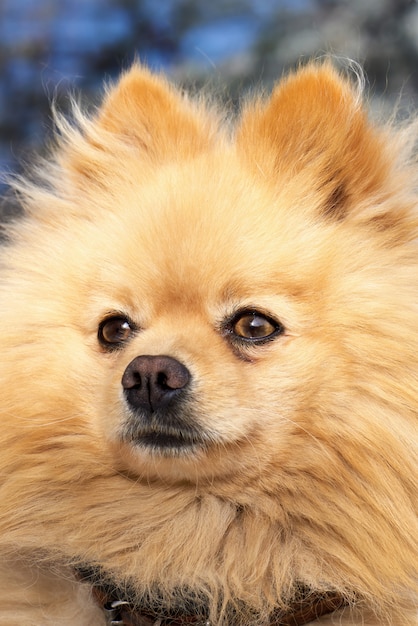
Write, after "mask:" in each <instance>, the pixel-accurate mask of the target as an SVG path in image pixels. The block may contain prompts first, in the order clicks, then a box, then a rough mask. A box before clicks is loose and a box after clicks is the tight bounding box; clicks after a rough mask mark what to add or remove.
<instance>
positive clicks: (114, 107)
mask: <svg viewBox="0 0 418 626" xmlns="http://www.w3.org/2000/svg"><path fill="white" fill-rule="evenodd" d="M98 124H99V125H100V126H101V127H102V128H104V129H105V130H107V131H110V132H111V133H112V134H114V135H116V136H118V137H120V138H121V139H122V140H123V141H126V142H129V143H131V144H133V145H136V146H137V147H139V148H140V149H141V150H142V151H143V152H144V153H145V154H147V155H148V156H149V157H151V158H152V159H156V160H157V161H161V160H169V159H175V158H176V157H178V156H180V157H181V158H182V159H184V158H185V157H186V158H187V157H188V156H194V155H195V154H197V153H199V152H201V151H202V150H204V149H205V148H207V146H208V143H210V142H211V140H212V137H213V132H214V127H215V125H214V124H213V120H212V116H211V115H208V111H207V110H206V108H205V107H204V105H200V104H198V103H196V102H193V101H191V100H190V99H189V98H188V97H187V95H185V94H183V93H181V92H180V91H179V90H178V89H176V88H175V87H174V86H173V85H171V84H170V83H169V82H168V81H167V80H166V79H165V78H164V77H163V76H161V75H159V74H154V73H152V72H150V71H149V70H148V69H146V68H145V67H143V66H141V65H139V64H135V65H133V66H132V67H131V69H130V70H128V71H127V72H126V73H125V74H123V75H122V77H121V79H120V80H119V82H118V83H117V84H116V86H114V87H113V88H111V89H110V90H109V91H108V93H107V96H106V98H105V100H104V103H103V105H102V107H101V109H100V111H99V117H98Z"/></svg>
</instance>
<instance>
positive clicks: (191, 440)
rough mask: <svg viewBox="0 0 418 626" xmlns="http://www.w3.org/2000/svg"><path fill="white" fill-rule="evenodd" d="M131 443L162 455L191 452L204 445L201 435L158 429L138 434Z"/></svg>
mask: <svg viewBox="0 0 418 626" xmlns="http://www.w3.org/2000/svg"><path fill="white" fill-rule="evenodd" d="M131 443H132V444H134V445H136V446H139V447H141V448H143V449H147V450H148V451H151V452H154V453H157V454H162V455H169V456H172V455H173V454H174V455H179V454H191V453H194V452H196V451H197V450H198V449H201V448H202V447H203V445H204V443H203V440H202V438H201V437H197V436H196V435H194V436H193V435H191V434H190V433H187V434H186V433H183V432H178V433H176V434H172V433H170V434H168V433H164V432H158V431H152V430H151V431H146V432H142V433H140V434H137V435H136V437H135V438H134V439H131Z"/></svg>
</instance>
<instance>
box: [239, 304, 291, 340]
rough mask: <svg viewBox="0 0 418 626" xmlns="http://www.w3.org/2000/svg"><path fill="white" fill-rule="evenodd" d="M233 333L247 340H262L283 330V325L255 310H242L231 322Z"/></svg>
mask: <svg viewBox="0 0 418 626" xmlns="http://www.w3.org/2000/svg"><path fill="white" fill-rule="evenodd" d="M231 330H232V332H233V334H234V335H235V336H237V337H239V338H241V339H246V340H247V341H248V340H249V341H253V342H257V341H260V342H261V341H263V340H266V339H270V338H273V337H274V336H276V335H279V334H282V333H283V332H284V327H283V326H282V325H281V324H280V323H279V322H276V321H274V320H273V319H271V318H269V317H267V316H265V315H263V314H262V313H259V312H257V311H243V312H242V313H239V314H238V315H237V316H235V318H234V319H233V320H232V322H231Z"/></svg>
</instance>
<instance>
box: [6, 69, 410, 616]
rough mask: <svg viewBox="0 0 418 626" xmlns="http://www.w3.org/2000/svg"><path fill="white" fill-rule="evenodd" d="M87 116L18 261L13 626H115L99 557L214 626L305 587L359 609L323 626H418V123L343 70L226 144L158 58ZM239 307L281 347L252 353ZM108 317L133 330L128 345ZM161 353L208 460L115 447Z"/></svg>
mask: <svg viewBox="0 0 418 626" xmlns="http://www.w3.org/2000/svg"><path fill="white" fill-rule="evenodd" d="M75 122H76V123H75V124H72V123H71V124H70V123H68V122H66V121H64V120H61V121H60V122H59V126H60V140H59V146H58V149H57V150H56V153H55V156H54V158H53V159H52V160H51V162H50V163H49V164H48V165H46V166H42V167H41V168H40V171H39V172H38V174H39V176H38V178H39V180H37V181H36V182H32V183H28V182H22V181H20V182H17V183H16V184H15V185H16V187H17V188H18V189H19V191H20V194H21V197H22V202H23V204H24V206H25V210H26V212H25V217H24V218H23V219H21V220H20V221H19V222H18V223H16V224H15V225H14V226H12V227H11V229H10V237H11V242H10V244H9V245H7V246H6V247H5V249H4V252H3V255H2V268H1V294H0V310H1V313H2V323H1V331H0V332H1V351H2V359H1V365H0V378H1V407H0V419H1V429H0V440H1V454H0V477H1V485H0V502H1V505H0V553H1V554H2V565H1V569H0V624H8V625H16V626H17V625H19V626H41V625H42V626H48V625H54V626H56V625H57V624H63V625H64V624H68V625H71V626H92V625H94V626H95V625H97V626H99V625H101V624H103V623H104V618H103V616H102V613H101V611H100V610H99V609H98V608H97V607H96V606H95V603H94V601H93V599H92V598H91V596H90V592H89V588H88V586H87V585H86V584H85V583H81V584H80V583H79V582H77V580H76V579H75V577H74V572H73V568H74V567H75V566H77V565H82V564H88V565H90V566H95V567H100V568H102V569H103V571H105V572H107V573H108V574H109V575H110V576H111V577H112V579H113V580H114V581H115V582H116V583H118V584H119V585H121V586H123V585H124V584H126V583H129V584H130V585H131V586H133V587H134V588H135V590H136V591H137V593H138V597H140V596H141V594H143V593H147V592H148V593H151V594H152V593H154V592H155V589H157V590H158V593H159V594H161V593H162V594H165V596H166V597H167V599H168V600H167V601H169V598H170V595H171V593H172V592H173V590H174V589H177V590H178V589H188V590H192V592H194V593H198V594H203V596H204V597H205V598H206V601H207V602H208V604H209V605H210V606H211V607H212V615H211V619H212V623H213V624H224V623H225V620H228V618H226V617H223V615H226V614H227V611H228V606H229V605H230V604H234V605H237V606H240V607H244V608H243V609H242V610H243V612H242V615H241V617H240V618H239V624H240V626H254V624H256V623H257V624H263V623H265V621H264V620H265V619H266V616H267V615H268V614H269V612H270V611H271V610H272V609H273V608H274V607H276V606H284V605H286V603H288V602H289V601H291V599H292V594H293V592H294V589H295V586H297V585H299V584H303V585H306V586H307V587H310V588H312V589H313V590H319V591H320V590H337V591H339V592H340V593H342V594H344V596H346V598H347V599H348V601H349V603H350V607H349V608H347V609H346V610H345V611H344V612H343V614H338V615H333V616H329V617H326V618H323V620H321V621H317V622H315V626H316V625H317V624H318V625H319V623H321V624H324V625H325V624H341V625H344V626H349V625H355V626H359V625H360V624H361V625H363V624H364V625H366V624H367V625H369V626H372V625H373V626H375V625H379V626H380V625H391V626H408V625H409V626H413V625H416V624H418V619H417V617H416V613H415V610H416V603H417V597H418V593H417V585H418V571H417V567H418V540H417V539H418V525H417V505H418V487H417V485H418V473H417V467H418V445H417V439H418V436H417V435H418V432H417V407H418V402H417V382H418V366H417V355H418V333H417V319H418V307H417V301H418V299H417V283H418V254H417V247H416V236H417V209H416V207H417V192H416V183H417V166H416V164H415V163H414V162H413V159H412V156H411V155H412V154H413V148H414V141H415V138H416V136H417V131H416V129H415V127H414V125H413V124H412V125H410V126H408V128H405V129H394V128H392V127H390V126H382V127H376V126H374V125H373V124H372V123H371V122H369V120H368V119H367V115H366V112H365V111H364V109H363V106H362V104H361V103H360V98H359V93H358V90H357V89H356V87H355V86H352V85H351V84H350V82H349V81H348V80H347V79H346V78H344V77H342V76H341V75H339V73H338V72H337V71H335V70H334V69H333V68H332V67H331V65H330V64H329V63H323V64H320V65H318V64H309V65H307V66H306V67H305V68H301V69H299V70H298V71H297V72H295V73H294V74H291V75H290V76H289V77H287V78H285V79H284V80H283V81H281V82H280V83H279V85H278V86H277V87H276V88H275V90H274V91H273V94H272V95H271V97H269V98H267V99H263V98H257V99H253V100H251V101H250V102H248V103H246V104H245V105H244V106H243V108H242V112H241V116H240V118H239V120H238V121H237V123H236V126H235V129H234V130H231V128H230V125H228V124H226V123H224V122H223V121H222V116H221V114H220V113H219V112H217V111H216V110H214V107H212V106H209V105H208V104H207V103H206V102H205V101H204V100H200V99H198V98H194V99H189V98H188V97H187V96H185V95H183V94H181V93H179V92H178V91H177V90H176V89H175V88H174V87H172V86H170V85H169V84H168V83H167V82H166V81H165V80H164V79H163V78H162V77H161V76H155V75H152V74H151V73H150V72H148V70H146V69H144V68H143V67H140V66H134V67H133V68H132V69H131V70H130V71H129V72H127V73H126V74H125V75H124V76H123V77H122V78H121V80H120V82H119V83H118V84H117V85H116V86H115V87H112V88H111V89H110V90H109V91H108V93H107V95H106V97H105V100H104V103H103V105H102V106H101V108H100V109H99V111H98V113H97V114H96V115H95V116H94V117H92V118H91V119H89V118H87V117H85V116H83V115H82V114H81V113H80V112H77V111H76V113H75ZM243 310H251V311H253V310H255V311H258V312H261V313H262V314H264V315H266V316H267V317H268V318H269V319H272V320H275V321H276V322H278V323H280V324H282V325H283V327H284V329H285V331H284V333H279V334H277V335H276V336H274V337H272V338H271V340H269V341H266V342H265V343H257V342H251V341H248V342H245V341H240V340H237V338H236V337H235V336H233V334H232V333H231V332H230V329H229V330H226V328H227V323H226V320H230V319H231V318H233V316H234V315H235V314H236V313H237V312H238V311H243ZM112 314H118V315H124V316H127V317H128V318H129V319H130V320H132V321H133V323H134V324H135V328H136V329H137V331H136V332H135V333H134V334H133V335H132V336H131V337H130V338H129V340H127V341H126V342H125V343H124V344H123V345H122V346H121V347H120V348H119V349H118V350H113V351H110V350H106V349H104V348H103V346H102V345H101V344H100V342H99V341H98V328H99V326H100V323H101V322H102V320H103V319H105V318H106V317H108V316H109V315H112ZM161 354H162V355H169V356H171V357H172V358H175V359H177V360H178V361H180V362H182V363H183V364H184V365H185V366H186V367H187V368H188V370H189V371H190V373H191V378H192V380H191V386H190V393H189V399H188V405H187V409H188V411H189V412H190V414H192V415H193V419H194V425H195V426H196V428H197V429H199V430H201V431H202V432H204V433H205V437H206V441H207V444H206V445H205V446H198V447H197V448H196V449H195V450H192V451H189V452H184V451H181V450H180V451H178V452H173V453H171V454H164V453H162V452H161V451H158V450H153V449H145V448H144V447H141V446H137V445H134V444H130V443H126V441H124V440H123V438H122V437H121V429H122V425H123V423H125V421H126V420H127V419H128V410H127V407H126V405H125V401H124V398H123V394H122V393H121V378H122V375H123V372H124V370H125V368H126V367H127V365H128V364H129V363H130V362H131V361H132V359H134V358H135V357H136V356H138V355H161ZM225 611H226V613H225ZM248 615H251V617H248Z"/></svg>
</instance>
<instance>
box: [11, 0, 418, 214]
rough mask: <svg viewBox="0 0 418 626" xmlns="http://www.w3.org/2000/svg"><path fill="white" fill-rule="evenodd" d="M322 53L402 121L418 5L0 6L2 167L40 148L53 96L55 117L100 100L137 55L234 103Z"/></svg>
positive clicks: (179, 2)
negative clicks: (73, 97) (355, 65)
mask: <svg viewBox="0 0 418 626" xmlns="http://www.w3.org/2000/svg"><path fill="white" fill-rule="evenodd" d="M324 54H333V55H335V56H337V57H349V58H351V59H354V60H356V61H358V62H359V63H360V64H361V65H362V66H363V67H364V68H365V70H366V74H367V78H368V85H369V89H370V94H371V96H372V104H373V105H376V106H378V107H380V108H385V107H388V108H389V107H392V106H393V104H396V103H398V102H399V99H400V97H401V99H400V102H401V106H400V107H399V114H400V115H402V111H406V110H407V109H410V108H411V107H412V108H413V107H414V102H415V100H416V95H417V92H418V3H417V1H416V0H0V171H1V173H2V175H4V174H5V173H7V172H10V171H19V169H20V168H21V167H22V163H25V162H26V163H30V161H31V158H32V155H33V154H34V153H35V152H38V151H40V150H41V149H42V148H41V146H43V145H44V143H45V139H46V138H47V136H48V135H49V134H50V133H51V129H52V124H51V118H50V102H51V100H52V99H54V100H56V101H57V103H58V107H59V108H60V109H61V110H64V111H65V110H66V109H67V108H68V103H69V94H71V93H74V92H76V93H79V92H80V91H81V92H82V94H83V95H82V97H83V100H84V101H85V102H86V103H88V102H92V103H95V102H97V101H98V98H99V96H100V92H101V86H102V84H103V81H109V80H111V79H113V78H115V77H116V76H117V74H118V73H119V72H120V70H121V69H123V68H125V67H128V66H129V64H130V63H131V62H132V60H133V59H134V58H135V57H138V58H139V59H141V60H143V61H145V62H146V63H147V64H148V65H150V66H152V67H154V68H157V69H163V70H164V71H165V72H167V73H168V74H169V75H170V76H172V77H173V79H174V80H176V81H180V82H181V83H182V84H183V85H185V86H188V85H192V86H193V87H196V86H200V85H203V84H204V85H207V84H210V85H212V87H214V88H216V89H217V90H218V91H220V92H221V93H222V94H223V96H224V97H225V98H228V99H229V100H232V102H238V97H239V94H243V93H244V94H245V92H246V91H248V90H250V89H253V88H254V87H257V86H259V85H261V84H263V85H264V86H266V87H267V88H270V87H271V85H272V83H273V82H274V81H275V80H277V78H279V77H280V76H281V74H282V73H283V71H284V70H286V69H289V68H290V67H292V66H294V65H295V64H297V63H298V61H299V60H300V59H306V58H309V57H312V56H321V55H324ZM0 191H4V185H3V187H2V189H1V190H0ZM12 205H13V203H11V201H10V200H8V201H6V202H4V203H3V209H2V211H3V213H4V215H5V216H7V214H8V213H10V212H11V211H13V206H12Z"/></svg>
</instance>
